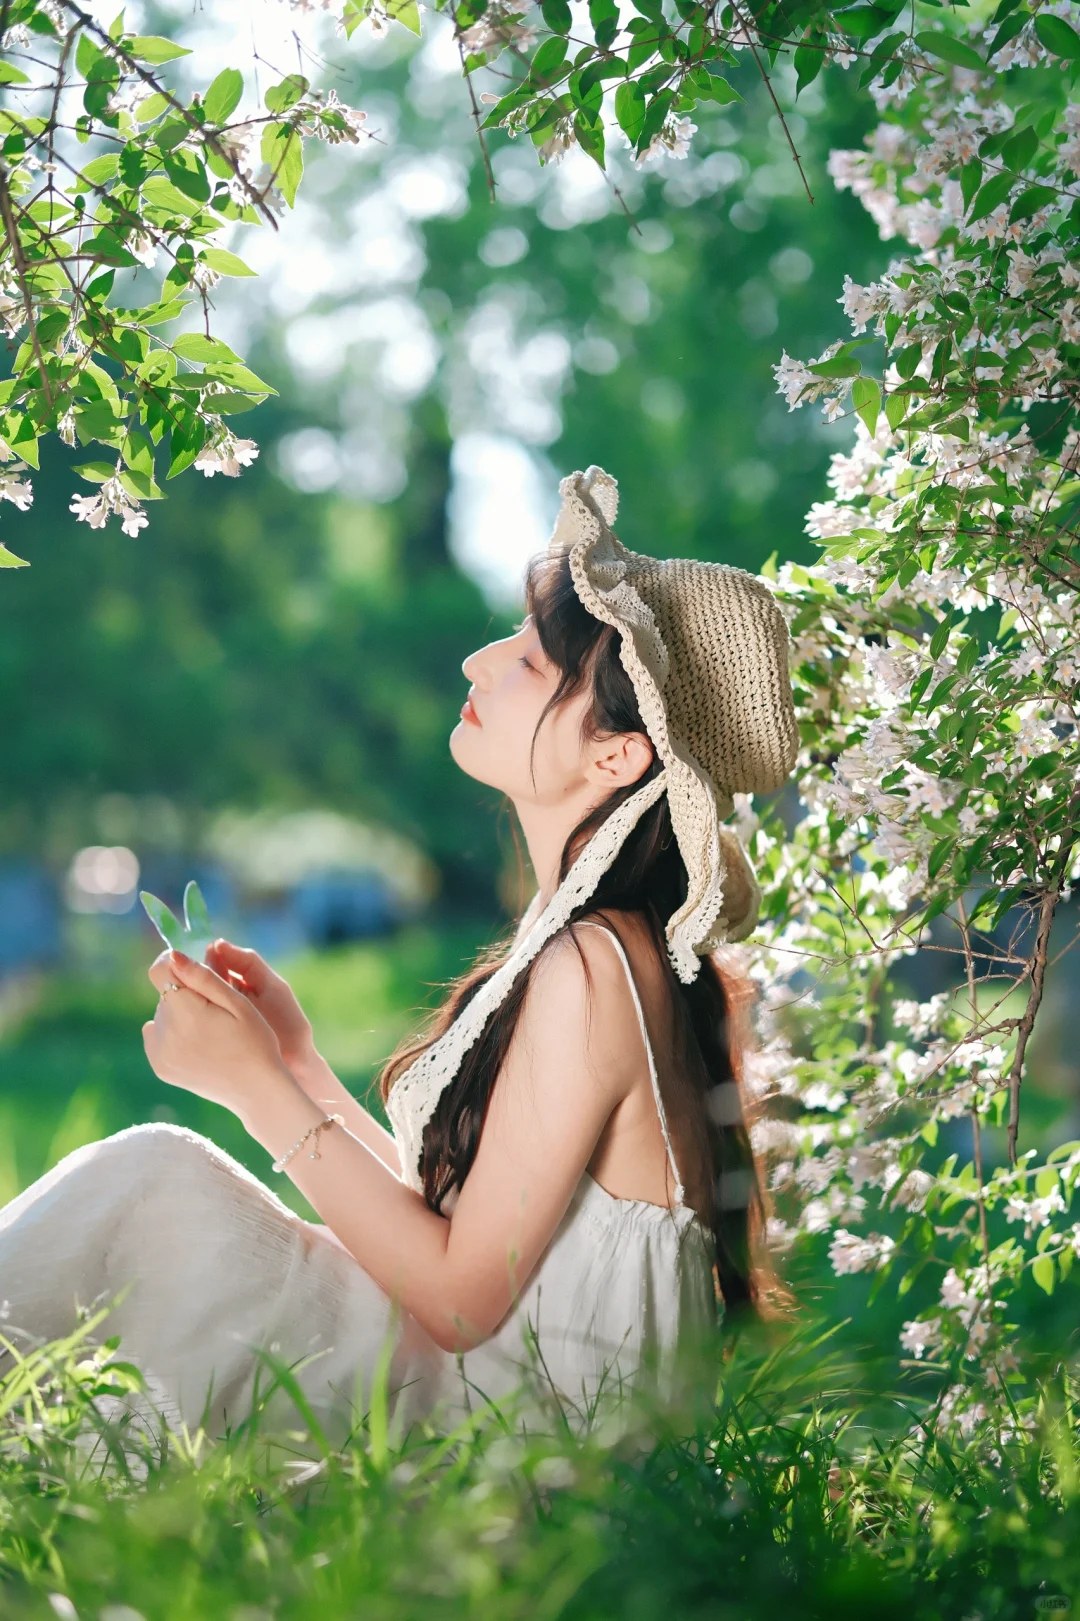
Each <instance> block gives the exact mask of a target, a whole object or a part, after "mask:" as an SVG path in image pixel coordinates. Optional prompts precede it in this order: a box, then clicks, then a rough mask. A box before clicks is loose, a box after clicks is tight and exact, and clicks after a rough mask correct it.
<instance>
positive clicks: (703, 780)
mask: <svg viewBox="0 0 1080 1621" xmlns="http://www.w3.org/2000/svg"><path fill="white" fill-rule="evenodd" d="M559 493H560V495H561V496H562V506H561V508H560V512H559V517H558V521H557V523H556V525H555V530H554V533H553V535H552V537H551V542H550V548H549V549H550V551H551V552H553V553H556V554H558V553H561V552H566V553H567V555H568V557H569V563H570V572H571V576H572V578H573V581H574V588H575V590H576V591H577V595H578V597H579V599H580V601H581V603H582V605H583V606H584V607H585V608H587V609H588V611H589V612H590V613H591V614H592V615H593V616H594V617H595V618H596V619H599V620H600V621H601V622H602V623H604V624H606V625H611V626H613V627H614V629H616V630H617V631H618V632H619V633H620V641H619V656H620V659H621V661H622V665H623V668H624V669H625V671H626V673H627V675H628V676H629V677H630V680H631V683H632V684H633V688H634V693H635V695H636V697H637V701H638V708H639V709H640V711H641V718H642V720H643V721H644V723H645V729H646V731H647V732H648V734H649V737H650V739H651V740H652V743H653V746H654V747H655V749H656V751H657V753H658V755H659V756H660V759H661V761H662V762H663V765H664V768H665V775H666V778H667V794H668V807H669V811H670V815H671V823H672V827H673V829H674V832H675V837H676V839H677V840H678V844H679V851H680V853H681V855H682V858H683V863H684V865H685V867H686V871H687V875H688V878H689V888H688V891H687V897H686V901H685V902H684V904H683V905H682V906H681V907H680V908H679V910H678V911H677V912H676V913H675V914H674V916H673V917H672V918H670V919H669V921H668V924H667V941H668V952H669V955H670V957H671V961H672V964H673V966H674V968H675V971H676V973H677V974H678V976H679V978H680V979H681V980H682V981H683V982H684V983H685V984H689V983H690V982H691V981H692V980H694V979H695V978H696V977H697V973H698V970H699V968H700V966H701V958H702V956H704V955H706V954H707V953H708V952H710V951H713V950H715V949H716V948H717V947H718V946H721V945H724V944H726V943H727V942H728V941H733V940H741V939H743V938H744V937H745V936H746V935H748V934H749V933H750V931H751V930H752V929H753V927H754V924H755V923H756V922H757V917H758V909H759V906H760V903H761V891H760V889H759V887H758V883H757V880H756V878H755V876H754V871H753V868H752V866H751V865H750V861H749V858H748V857H747V854H746V851H745V850H744V849H743V847H742V844H741V842H740V840H739V838H738V836H737V835H736V833H735V832H734V831H733V830H732V829H731V828H730V827H725V826H724V825H723V821H722V818H723V817H726V816H729V815H730V814H731V811H732V809H733V804H732V800H731V798H730V796H729V795H727V794H725V793H722V792H721V791H720V790H719V789H718V788H717V785H716V784H715V783H714V782H713V780H712V778H711V777H710V775H709V773H708V771H706V769H705V768H704V767H703V766H702V765H701V764H700V763H699V762H698V761H697V760H695V759H694V758H693V757H692V756H691V755H690V753H689V751H688V750H687V749H686V748H685V747H684V746H683V744H682V743H681V741H680V739H679V738H678V737H676V736H674V735H673V734H672V731H671V727H670V725H669V723H668V713H667V706H666V704H665V702H664V688H665V685H666V683H667V677H668V654H667V649H666V648H665V646H664V643H663V640H662V638H661V636H660V632H659V629H658V628H657V624H656V619H655V616H654V614H653V612H652V609H651V608H650V607H649V605H648V603H646V602H645V601H644V599H643V598H642V597H641V595H640V594H639V592H638V591H637V590H636V589H635V588H634V586H633V585H632V583H631V582H630V580H629V579H628V578H627V574H628V564H629V563H630V561H631V560H632V558H633V555H634V554H633V553H632V552H629V551H628V550H627V549H626V547H625V546H623V544H622V542H621V541H619V540H618V539H617V537H616V536H615V535H614V534H613V532H612V530H611V525H612V523H613V522H614V521H615V515H616V512H617V509H618V486H617V485H616V483H615V480H614V479H613V478H611V476H610V475H609V474H607V473H605V472H604V471H603V469H602V468H599V467H590V468H588V469H587V470H586V471H585V472H584V473H572V474H571V475H570V476H569V477H568V478H564V479H563V480H562V483H561V484H560V486H559Z"/></svg>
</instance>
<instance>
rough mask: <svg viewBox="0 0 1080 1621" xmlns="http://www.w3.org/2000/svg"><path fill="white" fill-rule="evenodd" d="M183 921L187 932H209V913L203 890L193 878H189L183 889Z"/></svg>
mask: <svg viewBox="0 0 1080 1621" xmlns="http://www.w3.org/2000/svg"><path fill="white" fill-rule="evenodd" d="M184 922H185V924H186V925H187V929H188V933H189V934H199V933H202V934H206V935H208V934H209V933H210V913H209V912H208V911H207V909H206V901H205V899H204V898H203V892H202V890H201V889H200V888H199V886H198V884H197V883H196V882H195V880H194V878H192V879H190V880H189V882H188V884H187V887H186V888H185V890H184Z"/></svg>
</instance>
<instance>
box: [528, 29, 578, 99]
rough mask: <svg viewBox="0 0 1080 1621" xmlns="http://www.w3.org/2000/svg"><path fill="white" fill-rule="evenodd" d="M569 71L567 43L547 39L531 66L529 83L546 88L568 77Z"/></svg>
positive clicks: (561, 40)
mask: <svg viewBox="0 0 1080 1621" xmlns="http://www.w3.org/2000/svg"><path fill="white" fill-rule="evenodd" d="M568 71H569V63H568V62H567V60H566V41H565V40H563V39H546V40H545V41H544V43H543V44H542V45H541V46H540V47H539V49H538V50H537V52H536V55H535V56H534V57H533V59H532V62H531V63H530V65H529V83H530V84H532V85H543V86H545V87H546V86H548V85H552V84H556V83H557V82H558V81H559V80H560V79H563V78H565V77H566V74H567V72H568Z"/></svg>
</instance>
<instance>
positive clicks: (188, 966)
mask: <svg viewBox="0 0 1080 1621" xmlns="http://www.w3.org/2000/svg"><path fill="white" fill-rule="evenodd" d="M169 964H170V967H171V968H172V972H173V978H174V980H175V982H176V984H178V985H180V986H182V987H183V989H184V990H189V991H197V992H198V994H199V995H200V996H202V997H205V998H206V1000H207V1001H208V1002H212V1003H213V1004H214V1006H215V1007H219V1008H223V1009H224V1010H225V1012H226V1013H231V1014H233V1015H234V1016H235V1015H236V1014H237V1013H238V1012H239V1010H240V1008H241V1007H247V1002H246V1001H245V1000H244V998H243V997H242V996H241V995H240V993H239V991H235V990H234V989H233V987H232V986H231V985H226V983H225V981H224V980H223V979H222V977H221V975H220V974H215V972H214V970H213V969H212V968H207V966H206V965H205V963H201V962H195V961H194V960H193V959H192V958H191V957H188V956H186V955H185V954H184V952H182V951H173V952H170V954H169Z"/></svg>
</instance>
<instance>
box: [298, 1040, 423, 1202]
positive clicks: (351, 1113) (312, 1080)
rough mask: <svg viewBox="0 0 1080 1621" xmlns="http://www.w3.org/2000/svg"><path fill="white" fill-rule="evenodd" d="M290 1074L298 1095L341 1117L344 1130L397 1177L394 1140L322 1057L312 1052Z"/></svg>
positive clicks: (397, 1155) (397, 1158)
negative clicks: (292, 1076) (296, 1086)
mask: <svg viewBox="0 0 1080 1621" xmlns="http://www.w3.org/2000/svg"><path fill="white" fill-rule="evenodd" d="M292 1074H293V1075H294V1076H295V1078H296V1082H297V1084H298V1086H299V1087H300V1089H301V1091H302V1092H304V1093H305V1094H306V1095H307V1096H308V1097H309V1098H310V1099H311V1101H312V1102H313V1103H317V1104H318V1105H319V1107H320V1108H321V1109H322V1110H323V1112H324V1113H325V1114H339V1115H341V1117H342V1119H343V1120H344V1122H345V1126H346V1129H347V1130H348V1131H350V1132H351V1133H352V1135H353V1136H354V1137H356V1138H357V1139H358V1140H359V1141H360V1142H362V1143H363V1145H364V1147H365V1148H369V1149H370V1150H371V1152H372V1153H373V1154H374V1155H375V1156H376V1158H377V1159H380V1160H382V1162H383V1164H384V1165H385V1166H386V1168H387V1170H389V1171H392V1172H393V1173H394V1175H395V1176H398V1175H400V1171H401V1156H400V1155H399V1154H398V1145H397V1139H396V1138H395V1137H394V1135H393V1133H392V1132H389V1131H387V1130H386V1128H385V1126H381V1125H380V1124H379V1122H378V1121H377V1120H376V1119H375V1116H374V1115H372V1114H370V1113H369V1112H368V1110H367V1109H365V1108H364V1105H363V1104H362V1103H361V1102H360V1101H359V1099H358V1098H354V1097H353V1095H352V1093H351V1092H350V1091H349V1089H348V1087H347V1086H345V1084H344V1083H343V1082H342V1081H339V1080H338V1078H337V1076H336V1075H335V1074H334V1072H333V1070H332V1069H331V1068H330V1065H329V1064H328V1063H327V1062H326V1059H325V1058H324V1057H323V1056H322V1054H321V1053H318V1052H314V1051H313V1052H312V1056H311V1057H310V1059H308V1060H307V1062H306V1063H304V1064H303V1065H301V1066H299V1067H297V1068H294V1069H293V1070H292Z"/></svg>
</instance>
